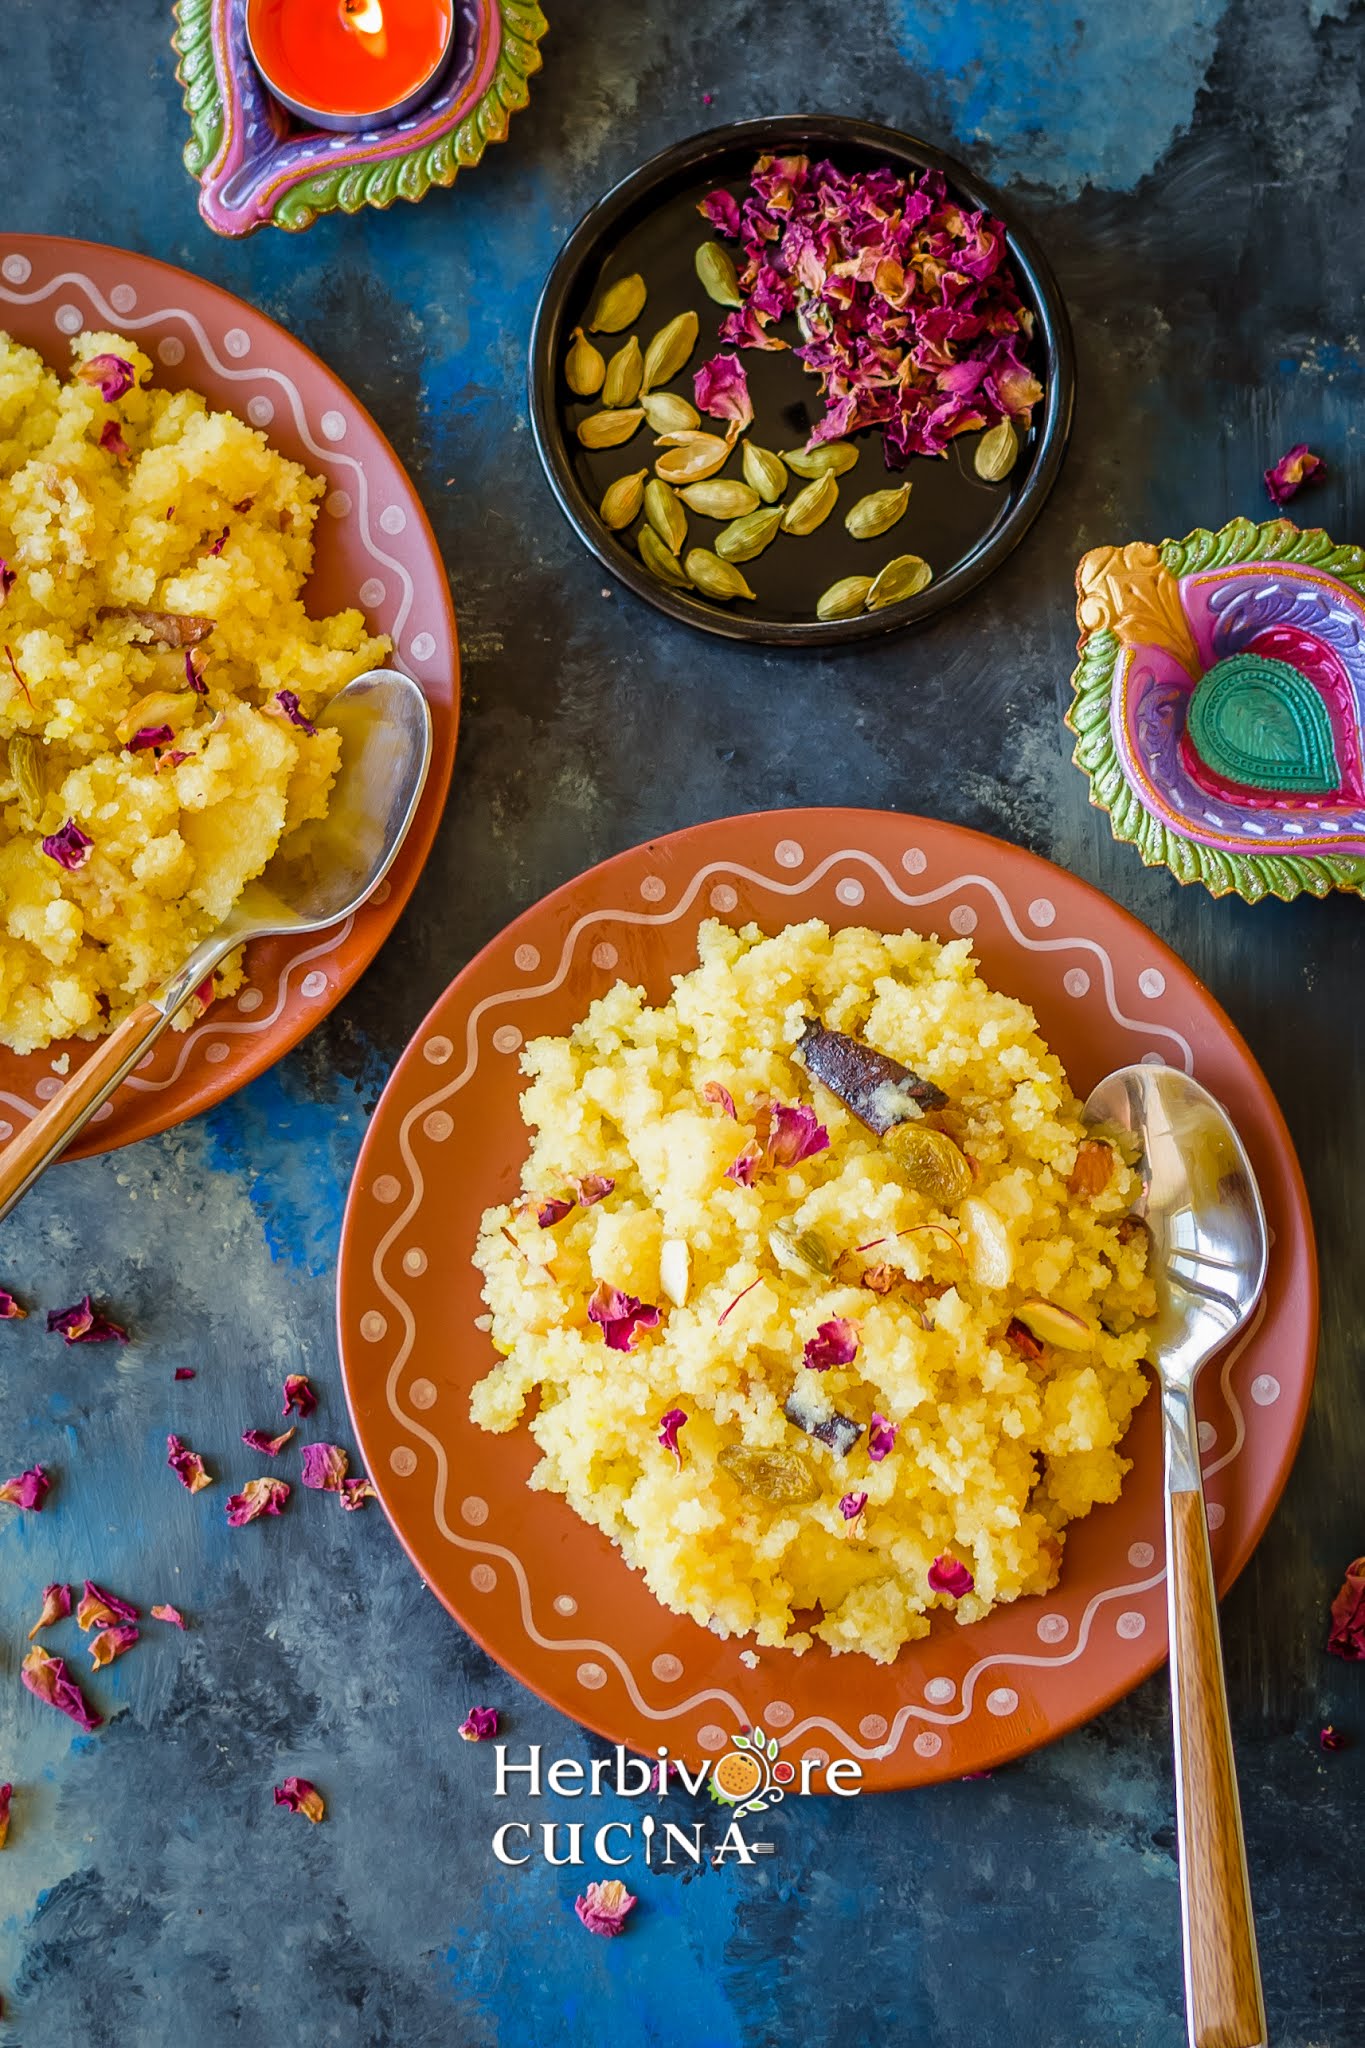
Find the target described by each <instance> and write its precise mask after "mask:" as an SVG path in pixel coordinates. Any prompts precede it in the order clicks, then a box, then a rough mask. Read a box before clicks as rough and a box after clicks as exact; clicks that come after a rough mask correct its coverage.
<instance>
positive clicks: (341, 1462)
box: [303, 1444, 351, 1493]
mask: <svg viewBox="0 0 1365 2048" xmlns="http://www.w3.org/2000/svg"><path fill="white" fill-rule="evenodd" d="M350 1462H351V1461H350V1459H349V1458H348V1457H347V1455H346V1453H345V1451H343V1450H342V1448H341V1445H340V1444H305V1445H304V1447H303V1483H304V1485H305V1486H310V1487H311V1488H312V1489H313V1491H314V1493H340V1491H341V1482H342V1480H343V1479H344V1478H345V1477H346V1467H347V1466H348V1465H349V1464H350Z"/></svg>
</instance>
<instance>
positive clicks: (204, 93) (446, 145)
mask: <svg viewBox="0 0 1365 2048" xmlns="http://www.w3.org/2000/svg"><path fill="white" fill-rule="evenodd" d="M454 11H455V52H454V56H453V58H452V60H451V62H450V64H449V67H448V68H447V69H445V70H443V72H442V75H441V77H440V79H439V82H438V83H437V85H436V86H435V88H434V90H433V92H432V95H431V97H430V99H429V100H428V101H427V102H426V104H425V105H424V106H420V107H418V108H417V109H416V110H415V111H413V112H410V113H406V114H405V115H404V117H403V118H402V119H400V120H396V121H395V120H391V121H389V122H387V123H386V124H385V125H381V126H376V127H373V128H368V129H361V130H360V131H359V132H354V133H342V134H338V133H332V132H328V131H327V130H325V129H322V128H317V127H312V126H308V125H305V124H302V123H300V122H298V121H297V120H295V119H293V118H292V117H291V116H290V115H289V114H288V113H287V112H286V110H285V109H284V107H282V106H281V105H280V103H279V101H278V100H276V99H275V98H273V97H272V95H271V94H270V93H269V92H268V91H267V90H266V87H265V85H264V83H263V82H262V79H261V76H260V74H259V72H258V71H257V69H256V67H255V65H254V63H253V62H252V59H251V54H250V50H249V48H248V42H247V0H176V4H175V17H176V30H175V36H174V44H175V48H176V50H177V51H178V52H179V55H180V67H179V70H178V72H177V74H176V75H177V77H178V78H179V80H180V83H181V85H182V86H183V87H184V91H185V111H186V113H187V114H188V115H189V117H190V129H191V136H190V140H189V142H188V143H187V144H186V147H185V163H186V166H187V168H188V169H189V171H190V172H191V174H192V175H193V176H194V177H196V178H197V179H198V180H199V188H200V190H199V211H200V212H201V213H202V215H203V216H204V219H205V220H206V221H207V222H208V224H209V226H210V227H211V228H213V229H214V230H215V231H216V232H217V233H218V234H220V235H248V234H250V233H251V232H252V231H253V229H255V228H259V227H264V226H265V225H267V223H269V224H272V225H273V226H275V227H280V228H290V229H298V228H306V227H308V226H310V225H311V224H312V222H313V221H315V220H316V219H317V217H318V215H319V214H320V213H330V212H333V211H335V210H336V209H338V208H339V209H340V210H341V211H342V212H343V213H357V212H359V210H360V208H361V207H362V206H379V207H385V206H391V205H392V204H393V202H394V200H395V199H421V198H423V197H424V196H425V194H426V193H427V192H429V191H430V189H431V187H432V186H433V185H452V184H454V182H455V178H456V176H457V174H458V173H459V172H460V171H461V170H467V169H469V168H470V167H471V166H472V165H474V164H476V163H477V162H478V161H479V159H480V157H481V156H482V155H483V153H484V150H485V149H486V147H487V146H488V144H489V143H490V142H501V141H502V139H503V137H504V136H505V135H506V133H507V123H508V120H509V118H510V116H511V115H512V114H513V113H515V112H516V110H517V109H518V108H519V107H524V106H525V105H526V102H527V99H528V97H529V86H528V83H527V81H528V79H529V78H530V76H531V74H532V72H534V71H538V70H539V69H540V51H539V49H538V47H537V45H538V44H539V42H540V39H541V37H542V36H543V35H544V34H545V30H546V21H545V17H544V15H543V14H542V13H541V11H540V8H539V7H538V6H537V5H536V0H455V7H454Z"/></svg>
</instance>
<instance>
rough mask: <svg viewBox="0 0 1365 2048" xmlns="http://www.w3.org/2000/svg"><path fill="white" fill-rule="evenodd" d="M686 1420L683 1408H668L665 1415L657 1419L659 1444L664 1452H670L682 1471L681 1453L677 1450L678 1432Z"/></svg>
mask: <svg viewBox="0 0 1365 2048" xmlns="http://www.w3.org/2000/svg"><path fill="white" fill-rule="evenodd" d="M686 1420H687V1410H686V1409H685V1408H670V1409H669V1411H668V1413H667V1414H666V1415H661V1416H660V1417H659V1442H660V1443H661V1444H662V1445H663V1447H664V1449H665V1450H666V1451H671V1452H672V1453H673V1456H674V1458H675V1459H676V1460H677V1465H678V1470H679V1471H680V1472H681V1471H682V1452H681V1451H680V1450H679V1449H678V1431H679V1430H680V1429H681V1428H682V1426H683V1424H684V1423H685V1422H686Z"/></svg>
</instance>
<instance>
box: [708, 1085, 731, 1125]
mask: <svg viewBox="0 0 1365 2048" xmlns="http://www.w3.org/2000/svg"><path fill="white" fill-rule="evenodd" d="M701 1099H702V1101H703V1102H714V1103H715V1105H716V1107H717V1108H718V1109H723V1110H724V1111H725V1114H726V1115H727V1116H728V1117H733V1118H734V1120H735V1121H736V1123H737V1122H738V1121H739V1111H738V1110H737V1109H736V1108H735V1098H734V1096H733V1095H732V1094H731V1093H730V1091H729V1089H728V1088H723V1087H722V1086H721V1084H720V1082H719V1081H708V1082H707V1083H706V1086H705V1087H704V1088H703V1089H702V1091H701Z"/></svg>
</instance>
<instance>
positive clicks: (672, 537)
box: [645, 476, 687, 555]
mask: <svg viewBox="0 0 1365 2048" xmlns="http://www.w3.org/2000/svg"><path fill="white" fill-rule="evenodd" d="M645 518H646V519H647V520H648V521H649V523H650V525H651V526H652V527H653V528H654V531H655V532H656V533H657V534H658V536H659V539H660V540H661V541H662V542H663V544H664V546H665V547H666V548H667V549H668V551H669V553H670V554H674V555H677V554H681V552H682V545H683V542H684V541H685V540H686V539H687V514H686V513H685V512H684V511H683V508H682V506H681V505H680V504H679V502H678V495H677V492H676V491H671V490H670V489H669V487H668V485H667V484H666V483H662V482H660V480H659V478H658V477H657V476H653V477H651V478H650V480H649V482H648V483H647V484H646V485H645Z"/></svg>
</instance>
